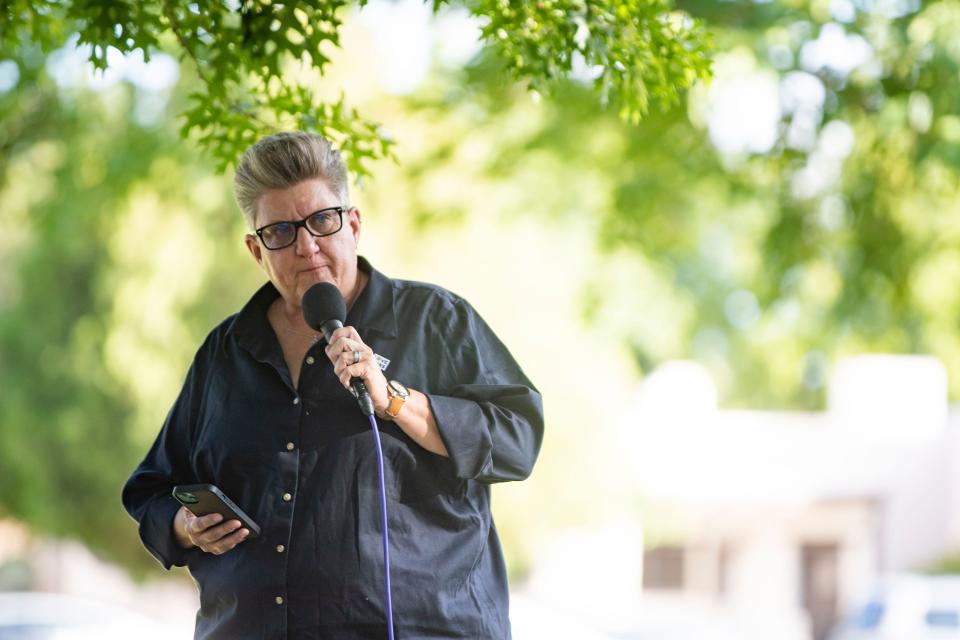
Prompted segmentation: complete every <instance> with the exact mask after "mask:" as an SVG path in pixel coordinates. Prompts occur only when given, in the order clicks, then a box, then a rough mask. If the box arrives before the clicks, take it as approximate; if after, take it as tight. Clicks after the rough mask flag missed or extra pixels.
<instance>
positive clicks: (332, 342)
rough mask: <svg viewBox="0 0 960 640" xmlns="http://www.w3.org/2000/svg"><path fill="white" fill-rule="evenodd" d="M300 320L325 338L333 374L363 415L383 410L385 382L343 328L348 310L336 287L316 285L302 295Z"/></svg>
mask: <svg viewBox="0 0 960 640" xmlns="http://www.w3.org/2000/svg"><path fill="white" fill-rule="evenodd" d="M302 307H303V317H304V319H305V320H306V321H307V324H308V325H310V327H312V328H313V329H315V330H317V331H320V332H321V333H323V337H324V338H326V339H327V347H326V349H325V351H326V354H327V357H328V358H330V362H332V363H333V372H334V373H335V374H336V375H337V377H338V378H339V379H340V382H341V383H343V386H344V387H345V388H346V389H348V390H350V391H352V392H353V394H354V395H355V396H356V398H357V402H359V403H360V410H361V411H363V414H364V415H367V416H369V415H372V414H373V413H374V407H378V406H379V407H386V406H387V404H388V403H389V398H388V397H387V379H386V378H385V377H384V376H383V372H382V371H381V370H380V366H379V365H378V364H377V361H376V358H375V357H374V355H373V350H372V349H371V348H370V347H368V346H367V345H366V344H364V342H363V340H361V339H360V334H358V333H357V330H356V329H354V328H353V327H345V326H343V321H344V320H345V319H346V317H347V307H346V304H345V303H344V301H343V296H342V295H341V294H340V290H339V289H337V287H336V285H333V284H331V283H329V282H319V283H317V284H315V285H313V286H312V287H310V289H308V290H307V292H306V293H305V294H304V295H303V304H302Z"/></svg>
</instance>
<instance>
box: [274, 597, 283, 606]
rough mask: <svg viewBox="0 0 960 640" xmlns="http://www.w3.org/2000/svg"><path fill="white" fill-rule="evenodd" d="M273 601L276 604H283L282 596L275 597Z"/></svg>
mask: <svg viewBox="0 0 960 640" xmlns="http://www.w3.org/2000/svg"><path fill="white" fill-rule="evenodd" d="M274 601H275V602H276V603H277V604H283V596H277V597H276V598H275V599H274Z"/></svg>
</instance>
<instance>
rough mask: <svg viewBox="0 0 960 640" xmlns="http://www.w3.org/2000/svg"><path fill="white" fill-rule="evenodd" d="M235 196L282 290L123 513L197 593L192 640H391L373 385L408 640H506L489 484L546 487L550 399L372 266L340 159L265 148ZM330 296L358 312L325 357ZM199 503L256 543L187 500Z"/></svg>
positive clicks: (349, 313)
mask: <svg viewBox="0 0 960 640" xmlns="http://www.w3.org/2000/svg"><path fill="white" fill-rule="evenodd" d="M234 186H235V196H236V200H237V204H238V205H239V208H240V209H241V211H242V212H243V214H244V216H245V217H246V220H247V222H248V224H249V227H250V230H251V233H249V234H247V235H246V237H245V242H246V246H247V249H249V252H250V254H251V255H252V256H253V258H254V260H256V262H257V264H259V265H260V267H261V268H262V269H263V271H264V273H265V274H266V276H267V278H268V282H267V283H265V284H264V285H263V287H261V288H260V289H259V290H258V291H256V293H254V294H253V297H252V298H251V299H250V300H249V302H247V303H246V305H245V306H244V307H243V308H242V309H240V311H239V312H238V313H236V314H234V315H232V316H230V317H229V318H227V319H226V320H225V321H223V322H222V323H221V324H220V325H219V326H217V327H216V328H214V329H213V331H211V332H210V334H209V335H208V336H207V338H206V340H205V341H204V342H203V344H202V345H201V346H200V348H199V350H198V351H197V353H196V356H195V357H194V360H193V362H192V364H191V366H190V368H189V371H188V372H187V376H186V380H185V382H184V384H183V388H182V389H181V391H180V394H179V396H178V397H177V399H176V401H175V402H174V404H173V407H172V408H171V409H170V412H169V414H168V415H167V418H166V420H165V421H164V423H163V426H162V428H161V429H160V432H159V434H158V435H157V438H156V440H155V441H154V443H153V445H152V447H151V448H150V450H149V451H148V452H147V454H146V457H145V458H144V459H143V461H142V462H141V463H140V465H139V466H138V467H137V468H136V469H135V470H134V471H133V474H132V475H131V476H130V478H129V480H128V481H127V483H126V485H125V486H124V488H123V495H122V499H123V504H124V507H125V508H126V510H127V511H128V512H129V513H130V515H131V516H132V517H133V518H134V519H135V520H136V521H137V522H138V523H139V533H140V537H141V539H142V541H143V544H144V546H145V547H146V549H147V550H148V551H149V552H150V553H151V554H152V555H153V556H154V557H156V559H157V560H159V561H160V563H161V564H163V566H164V567H166V568H167V569H169V568H170V567H172V566H186V567H188V568H189V570H190V573H191V574H192V575H193V577H194V579H195V581H196V583H197V585H198V588H199V592H200V610H199V611H198V612H197V618H196V632H195V637H196V638H198V639H201V638H202V639H211V640H213V639H220V638H224V639H227V638H229V639H231V640H234V639H237V638H278V639H288V640H301V639H321V638H323V639H326V638H331V639H337V640H350V639H354V638H356V639H361V638H362V639H366V638H377V639H380V638H385V637H387V636H386V633H387V632H386V630H387V620H386V611H387V606H386V603H387V598H386V595H385V590H384V584H383V575H384V572H385V570H386V567H385V565H384V557H383V555H382V553H381V552H382V548H381V539H382V535H383V534H384V533H385V532H384V531H383V526H382V521H381V515H382V514H381V510H380V504H381V502H380V501H381V496H380V484H379V480H378V461H377V451H376V449H375V447H374V444H373V442H372V439H371V431H370V425H369V423H368V421H367V418H366V417H364V415H363V413H362V412H361V410H360V408H359V407H358V404H357V399H356V398H355V392H353V391H351V390H352V389H354V388H355V387H357V384H356V383H358V382H359V383H362V384H361V385H360V387H361V388H362V387H365V389H366V391H367V393H368V394H369V401H371V402H372V406H373V411H374V413H375V416H376V425H377V426H378V428H379V431H380V434H381V441H382V450H383V464H384V468H385V474H384V478H385V489H386V492H385V494H386V503H387V505H388V509H387V513H388V520H387V523H388V524H387V526H388V529H389V552H390V566H389V571H390V575H391V577H392V611H393V618H392V623H393V626H395V628H396V633H397V637H398V638H402V639H403V640H414V639H420V638H477V639H496V640H502V639H504V638H510V622H509V618H508V604H509V592H508V584H507V575H506V570H505V565H504V559H503V554H502V551H501V548H500V543H499V540H498V537H497V532H496V528H495V526H494V522H493V518H492V516H491V510H490V485H491V484H493V483H496V482H503V481H510V480H522V479H525V478H526V477H527V476H529V474H530V473H531V471H532V469H533V465H534V462H535V461H536V458H537V455H538V453H539V450H540V444H541V441H542V438H543V428H544V427H543V409H542V402H541V397H540V394H539V393H538V391H537V390H536V389H535V388H534V386H533V384H532V383H531V382H530V380H529V379H528V378H527V377H526V376H525V375H524V373H523V371H522V370H521V369H520V367H519V365H518V364H517V362H516V361H515V360H514V358H513V357H512V356H511V354H510V352H509V351H508V350H507V348H506V347H505V346H504V344H503V343H502V342H501V341H500V340H499V339H498V338H497V336H496V335H495V334H494V333H493V331H492V330H491V329H490V327H489V326H487V324H486V323H485V322H484V321H483V319H482V318H481V317H480V316H479V315H478V314H477V312H476V311H475V310H474V309H473V308H472V307H471V306H470V304H469V303H467V302H466V301H465V300H464V299H463V298H461V297H459V296H457V295H455V294H453V293H451V292H449V291H447V290H445V289H443V288H441V287H438V286H435V285H432V284H426V283H421V282H412V281H405V280H394V279H391V278H389V277H387V276H385V275H384V274H382V273H380V272H379V271H377V270H376V269H374V268H373V267H372V266H371V264H370V262H368V261H367V260H366V259H365V258H363V257H360V256H359V255H358V254H357V244H358V241H359V239H360V221H361V212H360V210H359V209H357V208H356V207H353V206H351V205H350V201H349V197H348V195H349V194H348V175H347V170H346V167H345V165H344V163H343V160H342V158H341V155H340V153H339V152H338V151H337V150H335V149H334V148H333V147H332V146H331V144H330V143H329V141H327V140H326V139H324V138H322V137H320V136H317V135H313V134H307V133H301V132H285V133H278V134H275V135H272V136H268V137H265V138H263V139H261V140H260V141H258V142H257V143H256V144H254V145H253V146H251V147H250V148H249V149H247V151H246V152H245V153H244V155H243V157H242V158H241V160H240V162H239V164H238V167H237V170H236V175H235V178H234ZM318 283H330V284H332V285H334V286H335V287H336V289H337V291H339V293H340V295H341V296H342V302H343V305H344V307H345V310H346V318H345V320H344V321H343V326H339V323H338V324H337V325H336V326H334V327H324V329H330V330H329V331H328V337H329V339H327V338H325V337H324V334H323V331H322V330H321V328H320V327H318V326H317V325H316V323H314V324H313V325H311V323H308V321H307V319H305V318H304V313H303V311H304V309H303V305H304V296H305V294H307V292H308V291H309V290H310V289H311V288H312V287H314V286H315V285H317V284H318ZM337 327H338V328H337ZM352 383H353V384H352ZM198 484H199V485H204V484H209V485H215V487H216V488H217V489H218V490H219V491H221V492H222V494H223V495H224V496H226V497H228V498H229V499H230V500H232V501H233V503H235V504H236V505H237V506H238V507H239V508H240V509H242V511H243V512H244V513H245V514H248V515H249V516H250V518H251V519H252V520H253V521H254V522H255V523H257V525H258V526H259V535H255V536H254V535H252V533H251V528H250V527H249V526H245V525H244V524H243V523H242V522H241V521H240V520H239V519H234V518H225V517H224V516H222V515H220V514H217V513H211V514H209V515H200V516H197V515H194V513H193V512H192V511H191V510H190V509H188V508H187V507H186V506H184V505H183V504H181V502H182V501H178V499H177V498H175V497H174V496H173V495H171V492H172V490H173V488H174V487H175V486H177V485H181V486H182V485H198Z"/></svg>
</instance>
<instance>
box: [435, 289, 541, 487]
mask: <svg viewBox="0 0 960 640" xmlns="http://www.w3.org/2000/svg"><path fill="white" fill-rule="evenodd" d="M448 313H449V315H448V316H447V318H448V321H447V322H446V323H445V324H444V325H443V326H439V327H438V331H439V335H438V336H437V337H436V340H437V341H438V342H439V343H440V344H441V345H442V346H443V351H444V366H442V367H441V380H440V384H439V387H438V389H439V391H438V393H427V396H428V399H429V402H430V408H431V410H432V411H433V416H434V419H435V420H436V423H437V427H438V429H439V431H440V437H441V438H442V439H443V442H444V445H446V447H447V452H448V453H449V455H450V460H451V461H452V463H453V466H454V469H455V471H456V474H457V476H458V477H460V478H465V479H475V480H480V481H483V482H490V483H492V482H505V481H509V480H523V479H524V478H526V477H527V476H529V475H530V473H531V471H532V470H533V465H534V462H536V459H537V455H538V454H539V452H540V444H541V442H542V440H543V428H544V426H543V403H542V400H541V397H540V393H539V392H538V391H537V390H536V388H534V386H533V383H531V382H530V380H529V379H527V377H526V375H524V373H523V371H522V370H521V369H520V366H519V365H518V364H517V362H516V360H514V358H513V356H512V355H511V354H510V352H509V350H508V349H507V348H506V346H505V345H504V344H503V343H502V342H501V341H500V339H499V338H497V336H496V335H495V334H494V333H493V330H492V329H490V327H489V326H488V325H487V324H486V322H484V321H483V319H482V318H481V317H480V316H479V314H477V312H476V311H475V310H474V309H473V308H472V307H471V306H470V305H469V304H468V303H467V302H466V301H464V300H462V299H461V300H458V301H457V303H456V304H454V305H452V307H451V308H448Z"/></svg>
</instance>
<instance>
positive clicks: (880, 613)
mask: <svg viewBox="0 0 960 640" xmlns="http://www.w3.org/2000/svg"><path fill="white" fill-rule="evenodd" d="M894 639H896V640H953V639H956V640H960V575H943V576H924V575H913V574H907V575H899V576H890V577H888V578H886V579H883V580H881V581H880V582H879V584H878V585H877V587H876V588H875V589H874V590H873V593H872V594H871V595H870V597H869V598H868V599H867V601H866V602H864V603H863V604H861V605H860V606H859V607H857V608H856V609H855V610H854V611H853V612H852V613H851V615H850V616H849V617H848V618H847V619H846V620H845V621H844V622H843V623H841V625H839V626H838V628H837V629H836V630H835V631H834V633H833V634H832V635H831V640H894Z"/></svg>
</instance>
